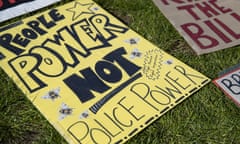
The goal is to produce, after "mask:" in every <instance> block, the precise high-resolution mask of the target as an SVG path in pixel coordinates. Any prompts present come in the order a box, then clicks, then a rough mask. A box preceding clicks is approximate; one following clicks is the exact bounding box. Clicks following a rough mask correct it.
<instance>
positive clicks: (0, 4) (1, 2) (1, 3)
mask: <svg viewBox="0 0 240 144" xmlns="http://www.w3.org/2000/svg"><path fill="white" fill-rule="evenodd" d="M2 6H3V1H2V0H0V8H1V7H2Z"/></svg>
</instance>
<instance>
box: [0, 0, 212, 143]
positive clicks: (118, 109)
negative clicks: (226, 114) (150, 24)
mask: <svg viewBox="0 0 240 144" xmlns="http://www.w3.org/2000/svg"><path fill="white" fill-rule="evenodd" d="M0 45H1V47H0V66H1V68H3V69H4V70H5V72H6V73H7V74H8V75H9V76H10V77H11V78H12V79H13V80H14V81H15V83H16V84H17V85H18V87H19V88H20V89H21V90H22V91H23V92H24V93H25V94H26V96H27V97H28V98H29V99H30V100H31V101H32V103H33V104H34V105H35V106H36V107H37V108H38V110H39V111H40V112H41V113H42V114H43V115H44V116H45V117H46V119H47V120H48V121H49V122H50V123H51V124H52V125H53V126H54V127H55V128H56V129H57V130H58V131H59V133H61V134H62V136H63V137H64V138H65V139H66V140H67V141H68V142H69V143H73V144H78V143H79V144H80V143H84V144H85V143H100V144H109V143H124V142H125V141H127V140H128V139H129V138H131V137H132V136H134V135H135V134H137V133H138V132H140V131H141V130H142V129H144V128H145V127H147V126H148V125H149V124H151V123H152V122H153V121H154V120H156V119H157V118H159V117H160V116H162V115H163V114H164V113H166V112H167V111H168V110H170V109H171V108H173V107H174V106H176V105H177V104H179V103H180V102H182V101H183V100H184V99H186V98H187V97H189V96H190V95H191V94H193V93H194V92H196V91H198V90H199V89H200V88H201V87H203V86H204V85H206V84H207V83H208V82H209V81H210V80H209V79H208V78H207V77H205V76H204V75H202V74H201V73H199V72H197V71H195V70H193V69H192V68H190V67H189V66H187V65H185V64H184V63H182V62H180V61H179V60H177V59H176V58H174V57H172V56H170V55H168V54H167V53H165V52H164V51H162V50H161V49H159V48H158V47H156V46H154V45H153V44H151V43H150V42H149V41H147V40H146V39H144V38H143V37H141V36H140V35H138V34H137V33H135V32H134V31H132V30H131V29H129V28H128V27H127V26H126V25H124V24H122V23H121V22H120V21H118V20H117V19H116V18H115V17H113V16H112V15H110V14H109V13H107V12H106V11H105V10H103V9H102V8H101V7H100V6H98V5H97V4H96V3H94V2H93V1H90V0H79V1H73V2H70V3H68V4H65V5H63V6H61V7H58V8H54V9H51V10H48V11H46V12H44V13H41V14H38V15H35V16H32V17H29V18H26V19H24V20H22V21H19V22H16V23H14V24H11V25H8V26H5V27H2V28H1V29H0Z"/></svg>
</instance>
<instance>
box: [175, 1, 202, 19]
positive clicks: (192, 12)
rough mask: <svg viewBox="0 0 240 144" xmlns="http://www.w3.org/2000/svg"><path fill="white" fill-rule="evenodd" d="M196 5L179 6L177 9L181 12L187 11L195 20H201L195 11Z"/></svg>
mask: <svg viewBox="0 0 240 144" xmlns="http://www.w3.org/2000/svg"><path fill="white" fill-rule="evenodd" d="M193 8H194V5H185V6H179V7H177V9H179V10H186V11H187V12H188V13H189V14H190V15H192V16H193V17H194V19H195V20H200V17H199V16H198V15H197V14H196V13H195V12H194V11H193Z"/></svg>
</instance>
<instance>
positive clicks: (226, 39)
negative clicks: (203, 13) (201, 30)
mask: <svg viewBox="0 0 240 144" xmlns="http://www.w3.org/2000/svg"><path fill="white" fill-rule="evenodd" d="M204 23H205V24H206V25H207V26H208V27H209V28H210V29H211V30H212V31H214V32H215V33H216V34H217V35H218V36H219V37H220V38H221V39H222V40H223V41H224V42H225V43H229V42H232V40H231V39H230V38H228V37H227V36H226V35H225V34H224V33H223V32H222V31H221V30H219V28H217V27H216V26H215V25H214V24H213V23H212V22H211V21H209V20H207V21H204Z"/></svg>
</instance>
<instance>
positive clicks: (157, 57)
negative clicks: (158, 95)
mask: <svg viewBox="0 0 240 144" xmlns="http://www.w3.org/2000/svg"><path fill="white" fill-rule="evenodd" d="M162 55H163V53H162V52H161V50H158V49H153V50H150V51H148V52H147V53H146V54H145V58H144V66H143V73H144V74H145V75H146V76H147V78H149V79H151V80H156V79H158V78H159V77H160V69H161V62H162Z"/></svg>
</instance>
